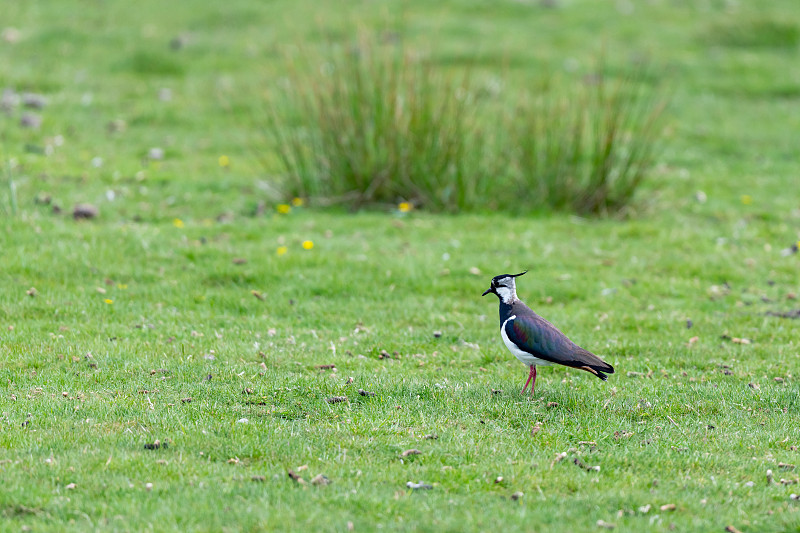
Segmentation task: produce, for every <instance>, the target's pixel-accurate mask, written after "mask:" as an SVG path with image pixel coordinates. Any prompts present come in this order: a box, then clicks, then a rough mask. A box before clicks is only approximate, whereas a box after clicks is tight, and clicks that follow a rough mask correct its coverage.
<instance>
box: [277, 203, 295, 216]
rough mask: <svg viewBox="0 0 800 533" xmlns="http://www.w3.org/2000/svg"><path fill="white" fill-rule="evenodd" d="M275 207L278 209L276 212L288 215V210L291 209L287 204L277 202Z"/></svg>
mask: <svg viewBox="0 0 800 533" xmlns="http://www.w3.org/2000/svg"><path fill="white" fill-rule="evenodd" d="M276 209H277V210H278V213H280V214H281V215H288V214H289V211H291V210H292V207H291V206H290V205H289V204H278V207H277V208H276Z"/></svg>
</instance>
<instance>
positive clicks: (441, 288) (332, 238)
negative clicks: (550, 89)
mask: <svg viewBox="0 0 800 533" xmlns="http://www.w3.org/2000/svg"><path fill="white" fill-rule="evenodd" d="M795 3H796V2H795V0H771V1H769V2H763V3H759V4H758V5H757V6H756V5H753V6H750V5H749V4H748V3H736V2H724V1H703V2H688V1H682V0H672V1H667V0H654V1H651V2H611V3H609V2H600V1H596V0H594V1H592V0H571V1H568V0H564V1H563V2H555V4H556V7H554V8H548V7H544V4H546V3H539V2H522V1H511V0H509V1H499V2H478V1H474V0H458V1H456V0H451V1H447V2H438V3H435V4H434V3H430V4H429V3H428V2H422V1H415V2H399V1H390V2H381V3H376V2H353V3H349V4H346V5H341V4H340V3H334V2H306V1H302V2H292V1H274V2H263V3H257V2H245V1H243V0H231V1H228V2H225V3H223V4H214V3H202V4H201V3H196V2H177V3H175V4H174V5H170V4H165V3H163V2H154V1H151V0H144V1H141V2H136V3H131V2H128V3H126V2H89V1H85V0H63V1H59V2H56V1H31V2H6V4H4V5H3V15H4V16H3V18H2V21H0V26H2V28H0V30H1V31H2V39H1V40H0V90H2V89H3V88H10V89H13V91H15V93H19V94H21V93H25V92H34V93H39V94H42V95H44V97H45V98H46V99H47V103H46V105H45V107H44V108H43V109H40V110H36V109H25V108H24V107H23V106H22V105H21V104H20V105H14V106H11V107H9V108H8V110H6V111H0V161H2V162H3V166H4V170H3V172H2V177H0V184H1V185H2V186H0V216H2V224H1V225H0V253H2V263H0V264H1V265H2V274H0V362H1V364H0V382H2V391H0V412H2V418H0V471H2V490H0V514H2V516H3V520H2V521H0V530H4V531H5V530H8V531H17V530H20V529H23V530H32V531H48V530H52V531H86V530H125V531H168V530H182V531H219V530H225V531H241V530H246V531H262V530H295V531H297V530H311V529H312V528H313V529H314V530H319V531H348V530H350V529H352V530H354V531H373V530H379V529H382V530H417V531H485V530H487V529H489V528H492V529H498V530H500V529H502V530H504V531H602V530H603V529H604V528H605V527H612V526H613V527H614V531H637V532H638V531H671V530H675V531H719V532H722V531H724V530H725V528H726V527H727V526H733V527H735V528H736V529H738V530H739V531H742V532H769V531H800V513H798V509H799V508H800V502H798V501H793V500H791V499H790V494H792V493H800V485H798V484H796V483H797V480H798V475H799V474H800V472H798V470H796V469H795V467H794V466H793V465H796V464H798V462H800V456H799V455H800V452H799V451H798V446H800V434H798V421H799V420H800V395H799V393H800V386H798V379H797V378H798V376H800V341H798V339H799V338H800V327H799V326H800V321H799V320H796V319H791V318H781V317H777V316H772V315H770V314H768V313H784V312H790V311H792V310H795V309H798V308H800V276H798V266H800V256H798V255H797V254H790V255H784V254H782V253H781V251H782V250H784V249H786V248H789V247H791V246H792V245H793V244H794V243H796V242H797V241H798V239H799V238H800V187H798V173H799V172H800V163H798V159H797V136H798V131H799V130H800V105H798V104H800V69H798V68H797V64H798V60H799V59H800V53H799V52H800V43H799V42H798V32H800V11H798V10H797V9H796V5H795ZM359 27H360V28H367V29H368V30H369V31H375V32H377V33H378V34H380V35H385V36H386V38H392V39H394V38H401V39H404V40H405V41H407V42H408V43H409V44H410V45H412V46H414V47H417V48H419V49H423V50H427V51H428V53H430V54H431V56H432V57H433V58H434V59H435V60H436V62H437V63H438V64H440V65H441V66H442V67H443V68H448V69H454V70H458V69H460V68H470V69H472V74H471V76H472V79H473V81H474V82H475V83H476V84H477V86H479V87H480V86H485V87H493V88H495V89H497V88H499V90H500V91H501V92H502V94H504V95H506V96H507V97H508V100H510V101H513V100H514V95H515V94H516V92H517V91H520V90H522V89H523V88H529V87H530V85H531V83H534V81H533V80H535V79H536V77H537V75H539V74H540V73H541V72H542V71H543V70H548V71H551V72H555V73H557V74H558V75H565V76H569V75H580V74H581V73H582V72H584V71H586V69H589V68H590V67H591V65H592V64H593V61H595V60H596V58H597V57H598V55H600V54H602V55H603V56H604V57H605V58H606V61H607V62H608V64H609V66H610V68H615V66H619V65H623V64H625V63H626V62H628V61H630V60H631V58H635V57H648V58H650V61H651V64H652V65H654V66H655V67H656V72H658V73H659V74H658V75H659V77H660V81H662V82H664V83H665V84H666V85H667V86H668V87H669V88H670V92H671V103H670V106H669V108H668V110H667V114H666V117H665V128H666V132H665V139H664V143H663V147H662V150H661V155H660V156H659V164H658V167H657V168H656V171H655V172H654V174H653V176H652V177H651V179H650V180H649V181H648V182H646V183H645V184H644V186H643V188H642V189H641V191H640V194H638V195H637V199H636V202H635V204H634V206H633V207H632V209H631V210H630V211H629V216H628V217H626V218H624V219H584V218H579V217H575V216H570V215H567V214H557V215H544V214H542V215H536V216H530V217H512V216H509V215H502V214H496V213H492V212H491V210H490V207H491V205H492V199H491V198H487V199H486V200H487V210H486V212H485V213H483V214H470V215H458V216H451V215H431V214H427V213H424V212H421V211H412V212H410V213H407V214H401V213H399V212H396V211H394V210H387V211H367V212H362V213H358V214H350V213H344V212H340V211H337V210H319V209H311V208H308V207H303V206H301V207H294V208H292V209H291V212H289V213H288V214H281V213H278V212H277V210H276V205H277V203H278V202H279V199H278V197H277V196H276V195H275V193H274V189H273V187H272V186H271V185H270V184H272V183H274V180H275V172H277V170H275V169H270V168H265V167H263V166H261V165H260V164H259V163H258V159H259V158H258V157H257V155H259V154H256V153H255V151H256V150H265V152H263V153H261V154H260V155H261V156H263V157H264V158H266V159H267V161H269V160H270V158H273V159H274V156H273V155H271V154H270V152H269V151H268V147H267V148H265V144H264V140H263V136H262V135H261V133H260V131H259V120H260V119H261V117H263V116H264V113H263V106H264V99H263V97H264V96H265V95H266V94H269V93H271V92H272V91H274V90H275V88H276V87H279V86H280V84H281V83H282V80H283V79H284V76H285V74H286V72H287V69H289V68H291V67H289V66H287V62H288V61H290V58H291V57H293V56H292V54H303V53H304V50H311V51H313V50H316V49H318V48H319V47H324V46H325V43H327V42H329V41H330V40H331V39H333V40H335V41H347V40H348V39H349V38H351V36H352V35H354V32H355V30H354V28H359ZM398 36H399V37H398ZM176 38H177V39H178V41H180V43H179V44H180V46H176V47H175V48H177V49H173V47H171V45H170V43H171V41H173V40H174V39H176ZM498 105H499V104H498ZM23 113H35V114H36V115H37V116H39V117H41V119H42V120H41V126H40V127H39V128H38V129H31V128H23V127H21V126H20V119H21V117H22V114H23ZM491 119H492V117H484V120H487V121H490V120H491ZM153 148H160V149H162V150H163V151H164V157H163V160H152V159H150V158H148V154H149V153H150V151H151V149H153ZM222 156H224V157H223V160H222V163H223V164H221V161H220V158H221V157H222ZM225 158H227V160H228V161H229V162H230V164H229V165H226V164H224V163H225ZM79 202H88V203H91V204H94V205H95V206H97V207H98V209H99V215H98V216H97V217H96V218H94V219H91V220H74V219H73V218H72V217H71V215H70V213H71V210H72V208H73V206H74V205H75V204H76V203H79ZM54 206H58V207H59V208H60V210H61V213H60V214H58V213H55V212H54ZM259 206H261V207H259ZM262 211H263V212H262ZM307 241H310V243H313V247H310V243H309V242H307ZM303 243H306V245H305V247H304V245H303ZM307 247H310V249H306V248H307ZM524 269H530V272H529V273H528V274H527V275H526V276H524V277H522V278H520V279H519V285H518V290H519V294H520V297H521V298H522V299H523V300H525V301H526V302H527V303H528V304H529V305H530V306H531V307H532V308H534V309H535V310H536V311H537V312H539V313H540V314H541V315H543V316H545V317H546V318H548V319H549V320H551V321H552V322H554V323H555V324H556V325H558V326H559V327H561V329H563V330H564V331H565V332H566V333H567V334H568V335H569V336H570V337H572V338H573V340H575V341H576V342H578V343H579V344H581V345H582V346H584V347H586V348H588V349H590V350H592V351H594V352H596V353H598V354H600V355H602V356H603V357H604V358H605V359H606V360H608V361H609V362H610V363H611V364H613V365H614V366H615V367H616V369H617V373H616V374H615V375H613V376H611V377H610V379H609V381H608V382H607V383H603V382H601V381H599V380H597V379H596V378H594V377H592V376H591V375H589V374H587V373H583V372H579V371H575V370H570V369H566V368H554V367H550V368H544V369H541V371H540V372H539V380H538V382H537V394H536V398H535V399H534V400H531V399H530V398H529V397H528V398H526V397H522V396H521V395H520V394H519V392H520V390H521V388H522V385H523V383H524V380H525V378H526V376H527V369H526V368H525V367H524V366H523V365H522V364H520V363H519V362H518V361H516V360H515V359H514V358H513V356H512V355H511V354H510V353H508V351H507V350H506V348H505V347H504V346H503V344H502V341H501V340H500V338H499V335H498V331H497V330H498V322H497V301H496V298H494V297H493V296H489V297H486V298H481V296H480V294H481V293H482V292H483V291H484V290H485V289H486V288H487V287H488V283H489V280H490V278H491V277H492V276H494V275H496V274H500V273H507V272H518V271H521V270H524ZM254 291H255V294H254ZM687 321H691V324H692V327H691V328H690V329H689V328H687ZM434 333H436V335H434ZM742 339H745V340H744V341H742ZM384 351H385V353H388V355H389V356H388V357H384V356H382V355H381V354H382V352H384ZM320 365H335V367H336V368H335V371H334V370H332V369H321V368H318V367H319V366H320ZM359 389H361V390H363V391H365V392H366V393H374V395H370V394H367V395H362V394H360V393H359ZM494 391H500V392H494ZM332 397H345V398H346V401H343V402H339V403H329V402H328V401H327V400H328V399H329V398H332ZM156 441H158V442H159V445H160V446H159V447H158V449H149V448H153V446H147V447H146V445H152V444H154V443H155V442H156ZM408 450H418V451H419V452H421V453H419V454H413V453H412V454H405V455H404V452H407V451H408ZM560 454H566V455H563V456H562V455H560ZM561 457H563V458H562V459H561V460H559V458H561ZM576 459H577V463H576V461H575V460H576ZM581 465H584V466H586V467H587V468H583V467H581ZM781 465H783V466H781ZM593 466H599V467H600V468H599V471H598V470H592V469H589V468H588V467H593ZM768 470H772V472H773V478H774V482H772V483H768V482H767V477H766V476H767V471H768ZM290 471H291V472H293V473H294V475H296V476H299V477H300V478H302V479H303V482H299V481H298V480H295V479H292V477H290V476H289V475H288V473H289V472H290ZM319 474H322V475H324V476H326V477H327V479H328V480H329V481H330V483H329V484H327V485H324V484H322V485H315V484H312V483H311V480H312V479H314V478H315V477H316V476H318V475H319ZM318 479H319V478H318ZM781 480H783V482H781ZM409 481H411V482H414V483H426V484H429V485H431V486H432V488H431V489H430V490H411V489H409V488H408V487H407V482H409ZM518 492H520V493H522V495H521V496H519V497H516V498H512V495H514V494H515V493H518ZM662 506H664V507H663V509H662ZM598 521H602V522H598Z"/></svg>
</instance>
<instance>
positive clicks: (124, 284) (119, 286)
mask: <svg viewBox="0 0 800 533" xmlns="http://www.w3.org/2000/svg"><path fill="white" fill-rule="evenodd" d="M117 288H118V289H122V290H123V291H124V290H125V289H127V288H128V285H127V284H126V283H117Z"/></svg>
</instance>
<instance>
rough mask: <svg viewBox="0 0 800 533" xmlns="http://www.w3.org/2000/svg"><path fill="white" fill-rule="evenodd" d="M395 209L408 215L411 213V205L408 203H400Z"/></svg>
mask: <svg viewBox="0 0 800 533" xmlns="http://www.w3.org/2000/svg"><path fill="white" fill-rule="evenodd" d="M397 209H398V210H399V211H400V212H401V213H408V212H409V211H411V209H412V205H411V203H409V202H400V203H399V204H398V206H397Z"/></svg>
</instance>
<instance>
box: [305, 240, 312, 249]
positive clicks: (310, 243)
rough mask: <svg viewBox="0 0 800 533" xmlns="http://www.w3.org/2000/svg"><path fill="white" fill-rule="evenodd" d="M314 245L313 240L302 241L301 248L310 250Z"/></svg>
mask: <svg viewBox="0 0 800 533" xmlns="http://www.w3.org/2000/svg"><path fill="white" fill-rule="evenodd" d="M313 247H314V241H303V249H305V250H310V249H312V248H313Z"/></svg>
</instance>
